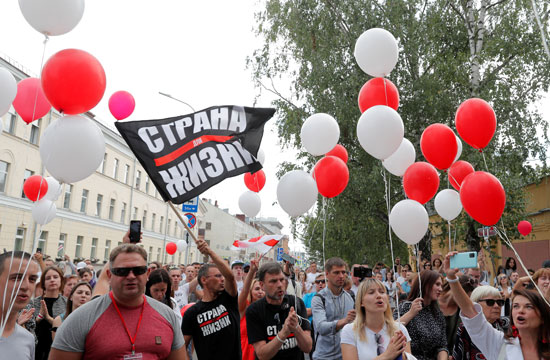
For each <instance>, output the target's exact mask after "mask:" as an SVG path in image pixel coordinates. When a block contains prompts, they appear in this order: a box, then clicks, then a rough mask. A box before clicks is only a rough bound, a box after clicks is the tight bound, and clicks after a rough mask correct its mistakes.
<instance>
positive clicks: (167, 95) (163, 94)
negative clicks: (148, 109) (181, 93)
mask: <svg viewBox="0 0 550 360" xmlns="http://www.w3.org/2000/svg"><path fill="white" fill-rule="evenodd" d="M159 94H161V95H162V96H166V97H167V98H170V99H172V100H175V101H178V102H180V103H182V104H185V105H187V106H189V108H190V109H191V110H193V112H195V109H194V108H193V107H192V106H191V105H189V104H188V103H186V102H185V101H183V100H180V99H177V98H175V97H173V96H172V95H170V94H166V93H163V92H162V91H159Z"/></svg>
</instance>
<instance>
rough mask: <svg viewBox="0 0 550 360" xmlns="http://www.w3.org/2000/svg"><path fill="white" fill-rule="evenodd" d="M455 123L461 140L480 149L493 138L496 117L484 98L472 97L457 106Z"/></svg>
mask: <svg viewBox="0 0 550 360" xmlns="http://www.w3.org/2000/svg"><path fill="white" fill-rule="evenodd" d="M455 125H456V130H457V131H458V135H460V137H461V138H462V140H464V141H466V143H467V144H469V145H470V146H472V147H473V148H474V149H478V150H481V149H483V148H484V147H485V146H487V144H489V142H490V141H491V139H492V138H493V135H494V134H495V130H496V128H497V118H496V115H495V112H494V111H493V108H492V107H491V105H489V104H488V103H487V102H486V101H485V100H482V99H478V98H472V99H468V100H466V101H464V102H463V103H462V104H460V106H459V107H458V110H457V111H456V116H455Z"/></svg>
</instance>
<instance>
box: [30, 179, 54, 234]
mask: <svg viewBox="0 0 550 360" xmlns="http://www.w3.org/2000/svg"><path fill="white" fill-rule="evenodd" d="M23 192H24V193H25V196H26V197H27V198H28V199H29V200H31V201H34V202H35V204H34V206H33V208H32V217H33V219H34V221H36V222H37V223H38V224H40V225H46V224H48V223H49V222H51V221H52V220H53V219H54V218H55V214H56V212H57V207H56V206H55V201H56V200H57V198H58V197H59V195H61V185H60V184H59V182H58V181H57V180H56V179H54V178H53V177H51V176H48V177H46V178H43V177H42V176H40V175H33V176H30V177H29V178H27V180H25V182H24V183H23Z"/></svg>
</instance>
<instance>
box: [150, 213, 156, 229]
mask: <svg viewBox="0 0 550 360" xmlns="http://www.w3.org/2000/svg"><path fill="white" fill-rule="evenodd" d="M156 220H157V214H155V213H153V216H151V230H153V231H155V222H156Z"/></svg>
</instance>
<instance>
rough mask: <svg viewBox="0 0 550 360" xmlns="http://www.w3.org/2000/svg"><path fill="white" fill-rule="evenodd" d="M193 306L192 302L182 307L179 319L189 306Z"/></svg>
mask: <svg viewBox="0 0 550 360" xmlns="http://www.w3.org/2000/svg"><path fill="white" fill-rule="evenodd" d="M193 305H195V303H194V302H192V303H189V304H187V305H185V306H184V307H182V308H181V311H180V312H181V317H183V315H184V314H185V312H186V311H187V309H189V308H190V307H191V306H193Z"/></svg>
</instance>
